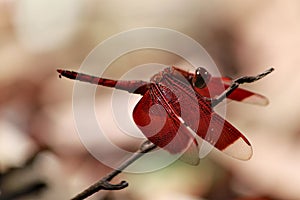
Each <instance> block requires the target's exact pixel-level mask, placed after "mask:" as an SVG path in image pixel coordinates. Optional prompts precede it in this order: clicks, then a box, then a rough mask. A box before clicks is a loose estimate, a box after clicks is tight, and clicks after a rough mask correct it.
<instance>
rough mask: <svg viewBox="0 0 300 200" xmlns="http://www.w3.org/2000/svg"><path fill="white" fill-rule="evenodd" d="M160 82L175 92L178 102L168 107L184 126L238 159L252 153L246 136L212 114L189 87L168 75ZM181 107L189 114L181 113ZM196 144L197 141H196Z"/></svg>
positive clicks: (199, 96) (205, 103)
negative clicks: (170, 107)
mask: <svg viewBox="0 0 300 200" xmlns="http://www.w3.org/2000/svg"><path fill="white" fill-rule="evenodd" d="M164 83H165V84H166V85H167V84H168V85H167V86H168V88H169V89H170V90H171V91H173V93H175V94H176V97H177V98H178V99H181V100H180V105H178V104H176V103H174V102H173V104H171V106H172V109H173V110H174V111H175V112H176V114H177V115H179V116H181V117H182V119H183V121H184V122H185V125H187V126H188V127H189V128H191V129H192V130H193V131H194V132H195V133H196V135H197V136H199V137H201V138H202V139H204V140H205V141H207V142H208V143H210V144H211V145H213V146H214V147H215V148H217V149H218V150H220V151H223V152H224V153H226V154H228V155H230V156H232V157H235V158H237V159H241V160H247V159H249V158H250V157H251V156H252V147H251V144H250V143H249V141H248V140H247V138H246V137H245V136H244V135H243V134H242V133H241V132H240V131H239V130H237V129H236V128H235V127H234V126H232V125H231V124H230V123H229V122H227V121H226V120H225V119H224V118H222V117H221V116H220V115H218V114H217V113H215V112H214V111H213V110H212V108H211V106H210V105H209V104H208V103H207V102H206V101H205V100H204V99H203V97H202V96H201V95H199V94H198V93H195V92H194V91H193V89H192V88H191V86H189V85H185V84H184V82H181V81H180V80H178V79H174V77H172V76H166V77H165V80H164ZM181 110H185V112H187V113H189V114H188V115H184V116H183V115H182V113H181ZM199 145H200V143H199Z"/></svg>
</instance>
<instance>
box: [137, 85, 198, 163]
mask: <svg viewBox="0 0 300 200" xmlns="http://www.w3.org/2000/svg"><path fill="white" fill-rule="evenodd" d="M160 100H161V99H159V97H157V96H155V95H154V94H153V90H150V91H148V92H146V93H145V94H144V96H143V97H142V99H141V100H140V101H139V102H138V104H137V105H136V106H135V108H134V110H133V119H134V122H135V123H136V125H137V126H138V127H139V129H140V130H141V131H142V132H143V134H144V135H145V136H146V137H147V138H148V139H149V140H150V141H151V142H152V143H154V144H156V145H157V146H159V147H161V148H163V149H165V150H167V151H169V152H170V153H172V154H177V153H183V156H182V160H184V161H185V162H187V163H189V164H192V165H196V164H198V162H199V156H198V151H199V149H198V147H197V142H196V141H195V140H194V137H193V135H192V134H191V133H190V132H189V131H188V129H187V128H186V127H185V126H184V125H183V124H182V123H181V122H180V120H179V119H178V118H177V117H176V116H174V115H172V114H171V115H170V114H168V113H167V112H166V109H165V108H164V107H163V105H162V103H161V101H160Z"/></svg>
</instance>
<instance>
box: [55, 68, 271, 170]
mask: <svg viewBox="0 0 300 200" xmlns="http://www.w3.org/2000/svg"><path fill="white" fill-rule="evenodd" d="M273 70H274V69H273V68H270V69H268V70H266V71H265V72H263V73H261V74H259V75H257V76H245V77H241V78H239V79H236V80H231V79H229V78H224V77H212V76H211V74H210V73H209V72H208V71H207V70H206V69H204V68H201V67H199V68H197V69H196V70H195V73H191V72H188V71H185V70H182V69H180V68H178V67H175V66H173V67H168V68H165V69H164V70H162V71H161V72H159V73H157V74H155V75H154V76H153V77H152V78H151V79H150V82H146V81H141V80H130V81H127V80H111V79H105V78H99V77H95V76H91V75H87V74H83V73H78V72H74V71H68V70H62V69H58V70H57V72H58V73H59V77H61V76H64V77H67V78H70V79H76V80H79V81H83V82H89V83H92V84H98V85H102V86H106V87H113V88H116V89H120V90H125V91H128V92H129V93H134V94H140V95H142V96H143V97H142V98H141V99H140V101H139V102H138V103H137V105H136V106H135V108H134V110H133V120H134V122H135V124H136V125H137V126H138V128H139V129H140V130H141V131H142V133H143V134H144V135H145V136H146V137H147V138H148V140H149V141H151V142H152V143H153V144H155V145H156V146H158V147H161V148H163V149H165V150H167V151H169V152H170V153H171V154H177V153H182V154H183V156H182V157H181V159H182V160H184V161H186V162H188V163H190V164H193V165H196V164H198V162H199V142H198V140H197V139H195V137H200V138H202V139H204V141H206V142H208V143H210V144H211V145H213V146H214V147H215V148H217V149H218V150H220V151H222V152H224V153H226V154H228V155H230V156H232V157H234V158H237V159H241V160H248V159H250V157H251V156H252V147H251V144H250V142H249V141H248V140H247V138H246V137H245V136H244V135H243V134H242V133H241V132H240V131H239V130H237V129H236V128H235V127H234V126H233V125H231V124H230V123H229V122H228V121H226V120H225V119H224V118H223V117H221V116H220V115H218V114H217V113H216V112H215V111H214V107H215V106H216V105H218V104H219V103H220V102H222V101H223V100H224V99H225V98H229V99H232V100H236V101H241V102H250V103H255V104H261V105H266V104H268V100H267V98H266V97H264V96H262V95H259V94H256V93H253V92H250V91H247V90H244V89H240V88H238V86H239V85H240V84H243V83H251V82H254V81H257V80H259V79H261V78H263V77H264V76H266V75H267V74H269V73H271V72H272V71H273ZM220 86H222V87H220ZM224 88H225V89H224ZM157 105H159V106H157ZM183 111H184V112H187V113H189V114H188V115H182V112H183ZM195 119H196V120H195ZM197 119H198V120H197ZM216 130H218V131H216ZM216 132H219V134H217V133H216Z"/></svg>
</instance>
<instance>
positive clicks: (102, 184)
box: [72, 141, 156, 200]
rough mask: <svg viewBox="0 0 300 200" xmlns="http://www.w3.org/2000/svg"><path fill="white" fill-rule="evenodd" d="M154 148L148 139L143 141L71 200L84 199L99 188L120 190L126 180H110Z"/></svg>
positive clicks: (126, 184) (125, 183) (125, 184)
mask: <svg viewBox="0 0 300 200" xmlns="http://www.w3.org/2000/svg"><path fill="white" fill-rule="evenodd" d="M155 148H156V145H155V144H153V143H151V142H150V141H146V142H144V143H143V144H142V145H141V147H140V149H139V150H138V151H137V152H136V153H135V154H133V155H132V156H131V157H130V158H129V159H128V160H126V161H125V162H124V163H123V164H121V165H120V166H119V167H118V168H117V169H115V170H114V171H112V172H111V173H109V174H108V175H106V176H105V177H103V178H102V179H101V180H100V181H98V182H96V183H94V184H93V185H91V186H90V187H88V188H87V189H85V190H84V191H82V192H81V193H79V194H77V195H76V196H75V197H74V198H72V200H82V199H85V198H87V197H89V196H91V195H93V194H94V193H96V192H98V191H100V190H121V189H123V188H125V187H127V186H128V183H127V182H126V181H122V182H120V183H118V184H111V183H110V181H111V180H112V179H113V178H114V177H116V176H117V175H118V174H120V173H122V172H123V170H124V169H125V168H127V167H128V166H129V165H131V164H132V163H133V162H135V161H136V160H137V159H139V158H140V157H142V156H143V155H145V153H148V152H150V151H152V150H153V149H155Z"/></svg>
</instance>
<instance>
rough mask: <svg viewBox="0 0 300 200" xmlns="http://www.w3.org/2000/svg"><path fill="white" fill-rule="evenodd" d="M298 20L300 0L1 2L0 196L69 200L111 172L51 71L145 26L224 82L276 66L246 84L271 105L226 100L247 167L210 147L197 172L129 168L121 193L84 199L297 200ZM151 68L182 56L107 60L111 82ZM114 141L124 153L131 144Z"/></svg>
mask: <svg viewBox="0 0 300 200" xmlns="http://www.w3.org/2000/svg"><path fill="white" fill-rule="evenodd" d="M299 20H300V2H299V1H297V0H290V1H289V2H288V3H287V2H285V1H279V0H274V1H272V2H271V1H259V0H251V1H250V0H246V1H237V0H233V1H232V0H231V1H229V0H225V1H216V0H212V1H197V0H191V1H182V0H164V1H160V2H158V1H121V0H111V1H100V0H90V1H83V0H63V1H59V0H51V1H50V0H40V1H35V0H18V1H16V0H0V199H6V200H8V199H22V200H23V199H46V200H47V199H69V198H70V197H72V196H74V195H75V194H77V193H78V192H80V191H81V190H83V189H84V188H86V187H87V186H89V185H90V184H92V183H94V182H95V181H96V180H99V179H100V178H101V177H102V176H103V175H105V174H106V173H108V172H109V171H110V170H111V169H109V168H108V167H106V166H105V165H103V164H101V163H100V162H98V161H97V160H95V159H94V158H93V157H92V156H91V155H90V154H89V153H88V152H87V151H86V149H85V148H84V146H83V145H82V144H81V142H80V139H79V137H78V135H77V132H76V128H75V124H74V119H73V113H72V90H73V84H74V82H73V81H70V80H66V79H59V78H58V74H57V73H56V69H57V68H67V69H72V70H77V69H78V68H79V66H80V65H81V63H82V62H83V60H84V59H85V57H86V56H87V55H88V54H89V52H90V51H91V50H92V49H93V48H94V47H95V46H96V45H98V44H99V43H100V42H102V41H104V40H105V39H107V38H108V37H110V36H112V35H114V34H117V33H119V32H121V31H126V30H129V29H132V28H137V27H144V26H155V27H163V28H170V29H174V30H176V31H180V32H182V33H184V34H186V35H188V36H190V37H192V38H193V39H195V40H196V41H198V42H199V43H200V44H201V45H203V46H204V48H205V49H206V50H207V51H208V53H209V54H210V55H211V57H212V58H213V60H214V61H215V62H216V64H217V66H218V67H219V69H220V71H221V73H222V74H223V75H224V76H230V77H234V78H236V77H239V76H242V75H253V74H257V73H259V72H261V71H263V70H265V69H267V68H268V67H269V66H274V67H275V70H276V71H275V72H274V73H272V74H271V75H269V76H268V77H266V78H265V79H263V80H261V81H259V82H257V83H254V84H249V85H245V86H244V88H248V89H250V90H254V91H257V92H258V93H261V94H264V95H265V96H267V97H268V98H269V100H270V104H269V105H268V106H267V107H259V106H254V105H248V104H242V103H236V102H232V103H230V104H229V105H228V110H227V119H228V120H229V121H230V122H231V123H232V124H234V125H235V126H236V127H237V128H238V129H239V130H241V132H243V133H244V134H245V135H246V136H247V137H248V138H249V140H250V141H251V143H252V145H253V148H254V155H253V157H252V159H251V160H249V161H238V160H234V159H232V158H229V157H227V156H226V155H224V154H221V153H219V152H213V153H212V154H210V156H209V157H207V158H205V159H203V160H201V162H200V165H199V166H197V167H194V166H189V165H186V164H185V163H181V162H176V163H174V164H173V165H171V166H169V167H167V168H165V169H162V170H160V171H156V172H152V173H147V174H127V173H125V174H122V175H121V176H119V177H117V178H116V181H118V180H123V179H125V180H127V181H128V182H129V183H130V185H129V187H128V188H126V189H124V190H122V191H114V192H100V193H99V194H97V195H94V196H93V197H91V198H90V199H128V200H136V199H157V200H166V199H174V200H177V199H179V200H197V199H207V200H227V199H228V200H229V199H235V200H245V199H248V200H250V199H253V200H254V199H256V200H258V199H261V200H263V199H300V190H299V185H300V172H299V169H300V125H299V122H298V120H299V117H300V104H299V100H298V97H299V93H298V91H299V86H300V79H299V78H298V76H299V68H298V67H299V65H300V57H299V55H298V53H299V52H298V51H299V47H300V37H299V35H300V25H299ZM148 62H158V63H163V64H168V65H176V64H177V62H178V61H177V60H176V59H174V58H173V57H172V56H170V55H166V54H159V52H152V51H144V52H136V54H129V55H127V56H123V57H122V58H120V59H119V60H117V61H116V62H114V63H113V64H112V65H115V66H118V67H114V70H110V71H107V74H106V75H107V77H110V78H118V76H120V71H121V72H126V71H128V70H130V68H132V67H134V66H136V65H139V64H143V63H148ZM295 88H296V89H295ZM109 93H111V90H109V89H107V90H105V91H103V92H102V93H101V94H100V93H97V97H98V96H102V97H103V98H104V100H105V98H106V97H105V96H106V95H109ZM97 103H98V104H99V105H100V106H101V104H102V102H101V99H100V98H99V100H98V101H97ZM97 109H98V110H97V111H99V115H104V116H105V112H101V110H100V109H101V107H100V108H98V107H97ZM97 111H96V112H97ZM114 137H116V140H117V141H118V143H119V144H120V145H122V146H123V147H124V148H125V149H126V148H127V149H131V150H132V151H134V149H135V148H137V147H138V144H137V143H136V142H135V143H134V142H132V141H131V140H130V139H124V140H121V139H120V138H122V136H119V134H114ZM107 154H108V155H109V156H114V155H113V152H107Z"/></svg>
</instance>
